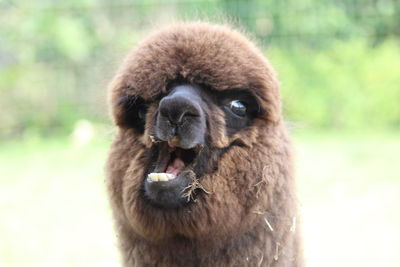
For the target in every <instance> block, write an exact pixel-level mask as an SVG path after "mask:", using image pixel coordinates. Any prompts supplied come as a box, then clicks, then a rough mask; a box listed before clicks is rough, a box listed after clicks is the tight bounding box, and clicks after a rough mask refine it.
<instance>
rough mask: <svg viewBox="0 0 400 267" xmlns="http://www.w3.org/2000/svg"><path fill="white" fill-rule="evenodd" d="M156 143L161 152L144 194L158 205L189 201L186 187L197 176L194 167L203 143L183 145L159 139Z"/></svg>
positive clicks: (173, 204) (151, 171)
mask: <svg viewBox="0 0 400 267" xmlns="http://www.w3.org/2000/svg"><path fill="white" fill-rule="evenodd" d="M155 146H156V148H157V150H158V155H157V156H156V157H155V158H156V161H155V162H153V163H152V164H151V167H150V170H149V173H148V174H147V177H146V178H145V181H144V189H145V195H146V197H147V199H149V200H150V202H151V203H152V204H155V205H156V206H160V207H170V208H175V207H178V206H182V205H183V204H185V203H187V202H188V201H189V200H188V199H187V197H185V189H187V188H188V186H189V185H190V184H191V182H192V178H193V177H195V176H196V175H195V173H194V167H195V164H196V161H197V157H198V156H199V153H200V147H194V148H192V149H183V148H180V147H176V146H171V145H169V144H168V142H159V143H157V144H155Z"/></svg>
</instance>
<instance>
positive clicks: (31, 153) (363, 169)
mask: <svg viewBox="0 0 400 267" xmlns="http://www.w3.org/2000/svg"><path fill="white" fill-rule="evenodd" d="M294 139H295V144H296V148H297V169H298V182H299V191H300V200H301V206H302V215H303V224H304V225H303V227H304V238H305V248H306V255H307V261H308V266H310V267H314V266H315V267H320V266H327V267H329V266H366V267H368V266H388V267H391V266H393V267H394V266H399V265H400V255H399V254H398V251H399V244H400V228H399V227H398V226H399V225H400V213H399V209H398V203H399V201H400V167H399V160H398V152H399V151H400V138H398V135H395V134H380V135H363V134H359V135H358V134H352V135H345V134H341V133H337V134H309V133H300V132H297V133H296V134H295V138H294ZM108 144H109V141H108V140H97V139H96V140H92V141H90V142H89V143H88V144H86V145H84V146H78V145H76V144H75V143H74V142H72V140H70V139H66V138H60V139H48V140H43V139H30V140H29V139H28V140H25V141H20V142H17V141H14V142H8V143H4V144H1V145H0V173H1V176H0V183H1V187H0V199H1V201H0V214H1V215H2V219H1V220H0V236H1V242H0V265H1V266H41V267H45V266H76V267H79V266H118V260H119V258H118V252H117V249H116V241H115V237H114V233H113V229H112V219H111V216H110V211H109V207H108V202H107V197H106V195H105V186H104V175H103V164H104V160H105V156H106V154H107V146H108Z"/></svg>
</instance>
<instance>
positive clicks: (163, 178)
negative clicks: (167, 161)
mask: <svg viewBox="0 0 400 267" xmlns="http://www.w3.org/2000/svg"><path fill="white" fill-rule="evenodd" d="M158 180H159V181H163V182H165V181H168V176H167V174H166V173H159V174H158Z"/></svg>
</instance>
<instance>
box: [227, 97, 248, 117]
mask: <svg viewBox="0 0 400 267" xmlns="http://www.w3.org/2000/svg"><path fill="white" fill-rule="evenodd" d="M229 108H230V109H231V111H232V112H233V113H234V114H235V115H238V116H240V117H244V116H246V111H247V108H246V105H245V104H244V103H243V102H241V101H239V100H233V101H231V102H230V103H229Z"/></svg>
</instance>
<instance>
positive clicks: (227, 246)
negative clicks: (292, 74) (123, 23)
mask: <svg viewBox="0 0 400 267" xmlns="http://www.w3.org/2000/svg"><path fill="white" fill-rule="evenodd" d="M109 101H110V102H109V103H110V107H111V113H112V117H113V119H114V122H115V124H116V126H117V129H118V131H117V134H116V136H115V138H114V141H113V143H112V146H111V151H110V154H109V157H108V162H107V167H106V169H107V181H108V191H109V195H110V199H111V203H112V208H113V213H114V217H115V220H116V228H117V232H118V239H119V242H120V248H121V251H122V255H123V262H124V266H302V252H301V248H300V247H301V242H300V238H299V232H298V226H296V224H298V217H297V207H296V196H295V191H294V178H293V174H292V155H291V144H290V139H289V138H288V135H287V133H286V130H285V126H284V123H283V120H282V116H281V104H280V95H279V84H278V81H277V79H276V77H275V73H274V71H273V69H272V67H271V66H270V64H269V62H268V61H267V60H266V59H265V58H264V56H263V55H262V53H261V52H260V51H259V50H258V49H257V48H256V47H255V46H254V45H253V44H252V43H251V42H249V41H248V40H247V39H246V38H245V37H244V36H243V35H242V34H240V33H239V32H238V31H235V30H232V29H230V28H229V27H225V26H217V25H210V24H207V23H182V24H176V25H174V26H170V27H167V28H166V29H164V30H162V31H160V32H158V33H156V34H153V35H152V36H150V37H149V38H148V39H146V40H145V41H143V42H142V43H141V44H139V45H138V46H137V47H136V48H135V49H134V50H133V51H132V52H131V53H130V54H129V55H128V57H127V58H126V60H125V62H124V64H123V65H122V67H121V68H120V70H119V72H118V73H117V75H116V76H115V78H114V80H113V81H112V83H111V85H110V88H109Z"/></svg>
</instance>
